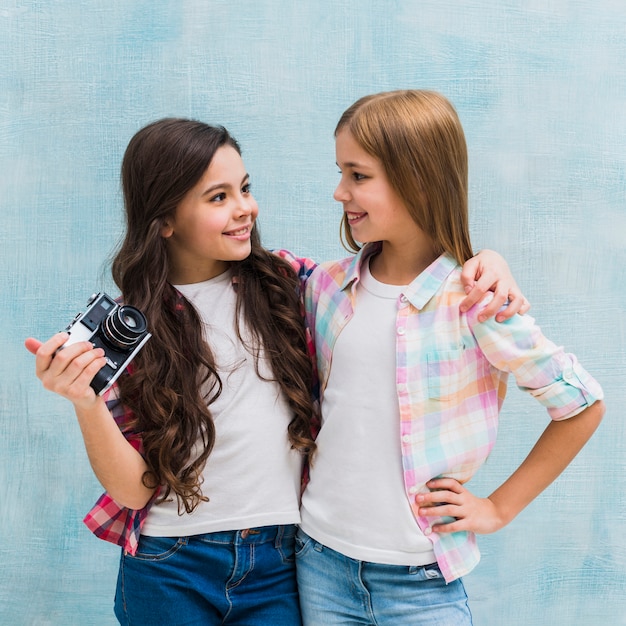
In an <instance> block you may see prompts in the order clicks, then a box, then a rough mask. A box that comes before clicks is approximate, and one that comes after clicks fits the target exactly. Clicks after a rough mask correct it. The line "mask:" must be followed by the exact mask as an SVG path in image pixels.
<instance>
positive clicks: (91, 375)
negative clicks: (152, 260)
mask: <svg viewBox="0 0 626 626" xmlns="http://www.w3.org/2000/svg"><path fill="white" fill-rule="evenodd" d="M65 333H66V334H67V335H69V337H68V338H67V339H66V340H65V341H64V343H63V344H62V345H61V344H60V342H61V341H63V339H62V338H61V337H62V336H61V335H55V336H54V337H52V338H51V339H50V340H48V341H47V342H46V343H45V344H42V343H41V342H40V341H38V340H37V339H33V338H29V339H27V340H26V341H25V346H26V348H27V349H28V350H29V351H30V352H32V353H33V354H36V355H37V376H38V377H39V378H40V379H41V380H42V382H43V383H44V386H45V387H46V388H47V389H49V390H50V391H55V392H57V393H60V394H61V395H63V396H65V397H67V398H68V399H70V400H72V401H73V398H72V397H71V396H73V395H74V394H75V393H76V392H77V390H76V389H72V391H71V392H70V387H72V386H74V387H76V383H77V382H78V383H79V385H78V386H79V387H80V380H81V377H82V380H84V381H85V382H84V383H82V385H83V389H86V384H87V382H88V381H91V382H90V383H89V384H90V386H91V388H92V389H93V390H94V391H95V393H96V394H97V395H102V394H103V393H104V392H105V391H106V390H107V389H109V387H111V385H112V384H113V383H114V382H115V381H116V380H117V379H118V377H119V376H120V375H121V374H122V372H124V370H125V369H126V367H127V366H128V365H129V363H130V362H131V361H132V360H133V359H134V358H135V356H136V355H137V353H138V352H139V350H141V348H142V347H143V346H144V344H145V343H146V341H148V339H149V338H150V337H151V335H150V333H149V332H148V331H147V323H146V318H145V316H144V315H143V313H141V311H139V310H138V309H136V308H135V307H132V306H129V305H119V304H118V303H117V302H116V301H115V300H114V299H113V298H111V297H110V296H108V295H107V294H105V293H99V294H95V295H93V296H92V297H91V298H90V299H89V302H88V306H87V310H86V311H85V312H83V313H79V314H78V315H76V317H75V318H74V319H73V320H72V322H71V323H70V324H69V326H68V327H67V328H66V329H65ZM85 341H87V342H89V343H91V345H92V346H93V348H94V349H95V350H88V351H86V352H85V351H83V352H78V353H77V354H75V355H74V354H71V353H72V352H73V351H70V352H69V354H71V357H70V359H69V360H68V359H67V358H66V359H63V358H55V355H57V354H58V353H59V351H61V350H64V349H66V348H68V347H70V346H72V345H73V344H77V343H79V342H85ZM74 351H75V350H74ZM63 361H65V362H63ZM96 367H97V369H96ZM85 374H87V375H88V378H87V379H85V378H84V377H85Z"/></svg>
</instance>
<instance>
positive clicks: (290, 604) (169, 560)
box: [115, 525, 301, 626]
mask: <svg viewBox="0 0 626 626" xmlns="http://www.w3.org/2000/svg"><path fill="white" fill-rule="evenodd" d="M294 537H295V526H293V525H292V526H265V527H263V528H254V529H250V530H233V531H224V532H216V533H207V534H204V535H193V536H190V537H179V538H176V537H146V536H143V535H142V536H141V538H140V540H139V548H138V551H137V554H136V555H135V556H130V555H128V554H126V555H125V554H122V558H121V561H120V569H119V575H118V580H117V590H116V593H115V615H116V617H117V619H118V620H119V622H120V624H126V625H128V626H130V625H131V624H132V625H133V626H153V625H154V626H156V625H159V624H163V625H167V626H179V625H180V626H182V625H191V624H203V625H206V624H240V625H242V626H244V625H245V626H254V625H263V626H267V625H268V624H272V625H273V626H278V625H284V626H294V625H295V626H298V625H299V624H301V620H300V609H299V606H298V590H297V586H296V573H295V562H294Z"/></svg>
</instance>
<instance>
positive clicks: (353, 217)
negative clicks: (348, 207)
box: [346, 211, 367, 224]
mask: <svg viewBox="0 0 626 626" xmlns="http://www.w3.org/2000/svg"><path fill="white" fill-rule="evenodd" d="M366 215H367V213H350V212H349V211H346V218H347V219H348V222H349V223H350V224H354V223H355V222H357V221H359V220H360V219H362V218H364V217H365V216H366Z"/></svg>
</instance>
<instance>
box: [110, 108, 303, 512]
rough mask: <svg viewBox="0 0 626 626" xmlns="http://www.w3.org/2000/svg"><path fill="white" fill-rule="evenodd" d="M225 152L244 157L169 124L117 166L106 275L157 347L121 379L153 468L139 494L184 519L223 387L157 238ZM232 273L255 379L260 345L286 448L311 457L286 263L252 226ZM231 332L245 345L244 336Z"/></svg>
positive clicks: (298, 324)
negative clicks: (113, 247)
mask: <svg viewBox="0 0 626 626" xmlns="http://www.w3.org/2000/svg"><path fill="white" fill-rule="evenodd" d="M226 145H227V146H232V147H233V148H235V150H237V152H239V154H241V150H240V147H239V145H238V144H237V142H236V141H235V139H234V138H233V137H232V136H231V135H230V134H229V133H228V131H227V130H226V129H225V128H223V127H220V126H217V127H216V126H209V125H207V124H204V123H202V122H199V121H195V120H188V119H179V118H167V119H162V120H158V121H156V122H153V123H152V124H149V125H148V126H146V127H144V128H142V129H141V130H140V131H138V132H137V133H136V134H135V136H134V137H133V138H132V139H131V141H130V143H129V144H128V147H127V149H126V152H125V154H124V158H123V161H122V189H123V194H124V206H125V216H126V231H125V235H124V239H123V241H122V242H121V244H120V246H119V248H118V250H117V252H116V254H115V256H114V259H113V262H112V274H113V279H114V280H115V283H116V284H117V286H118V288H119V289H120V291H121V294H122V299H123V301H124V302H125V303H126V304H130V305H132V306H135V307H137V308H139V309H140V310H141V311H143V313H144V314H145V315H146V318H147V320H148V326H149V330H150V332H151V333H152V338H151V339H150V341H148V342H147V344H146V345H145V346H144V348H143V349H142V351H141V352H140V353H139V354H138V355H137V357H136V358H135V360H134V361H133V363H132V368H133V369H132V375H131V376H123V377H121V378H120V379H119V390H120V400H121V402H122V403H123V404H124V405H125V406H126V407H127V408H128V409H130V410H131V411H132V412H133V414H134V424H133V428H134V429H135V430H137V431H138V432H140V433H141V435H142V440H143V446H144V456H145V459H146V462H147V464H148V468H149V470H148V472H146V474H145V475H144V477H143V481H144V484H145V485H146V486H147V487H150V488H156V487H157V486H161V487H162V488H161V491H160V493H159V498H158V499H159V501H162V500H164V499H166V498H167V497H168V496H170V494H172V493H174V494H175V495H176V497H177V499H178V508H179V513H181V512H182V510H183V508H184V510H185V511H186V512H187V513H190V512H192V511H193V510H194V509H195V508H196V507H197V506H198V504H199V503H200V502H201V501H206V500H207V499H208V498H206V496H204V495H203V494H202V489H201V482H202V470H203V468H204V465H205V463H206V460H207V458H208V456H209V454H210V452H211V449H212V447H213V445H214V442H215V427H214V424H213V420H212V417H211V411H210V405H211V403H212V402H213V401H214V400H215V399H216V398H217V397H218V396H219V395H220V393H221V392H222V382H221V380H220V377H219V374H218V372H217V368H216V363H215V359H214V357H213V354H212V352H211V347H210V346H209V345H208V344H207V343H206V342H205V340H204V338H203V333H202V326H201V322H200V317H199V315H198V312H197V311H196V310H195V309H194V307H193V305H192V304H191V303H190V302H189V301H187V300H186V299H185V298H184V296H183V295H182V294H181V293H180V292H178V291H177V290H176V289H175V288H174V287H173V286H172V285H171V284H170V283H169V282H168V280H167V277H168V273H169V261H168V254H167V251H166V245H165V239H164V238H163V237H162V236H161V229H162V227H163V225H164V222H165V220H166V219H167V218H169V217H171V216H173V214H174V212H175V210H176V207H177V206H178V204H179V203H180V201H181V200H182V198H183V197H184V196H185V194H186V193H187V192H188V191H189V190H190V189H191V188H192V187H193V186H194V185H195V184H196V183H197V182H198V181H199V180H200V178H201V177H202V175H203V174H204V172H205V171H206V169H207V168H208V167H209V164H210V163H211V161H212V159H213V156H214V155H215V153H216V151H217V150H218V149H219V148H220V147H222V146H226ZM232 271H233V275H234V282H235V284H236V286H237V313H238V314H239V313H240V312H241V313H242V317H243V320H244V323H245V324H246V326H247V328H248V329H249V330H250V332H251V335H252V338H253V345H252V346H249V347H251V348H252V352H253V354H254V356H255V363H256V368H257V373H258V372H259V369H258V358H259V350H260V348H261V347H262V348H263V351H264V355H265V357H266V358H267V359H268V361H269V363H270V365H271V369H272V372H273V376H274V380H275V381H276V382H277V383H278V384H279V386H280V389H281V390H282V393H283V394H284V395H285V397H286V398H287V401H288V403H289V406H290V409H291V411H292V414H293V418H292V420H291V422H290V424H289V426H288V429H287V433H288V437H289V440H290V442H291V444H292V447H293V448H296V449H297V450H299V451H301V453H302V454H303V455H304V456H305V457H306V458H307V460H308V459H309V458H310V456H311V455H312V454H313V451H314V449H315V443H314V441H313V440H312V437H311V419H312V417H313V411H314V409H313V404H312V401H311V385H312V381H313V370H312V365H311V359H310V356H309V354H308V352H307V337H306V334H305V329H304V324H303V311H302V304H301V297H300V296H301V294H300V284H299V280H298V278H297V277H296V275H295V273H294V271H293V270H292V268H291V267H290V266H289V265H288V264H287V263H286V262H285V261H283V260H282V259H280V258H278V257H277V256H276V255H274V254H272V253H270V252H268V251H267V250H265V249H264V248H263V247H262V246H261V243H260V238H259V234H258V231H257V226H256V225H255V228H254V231H253V234H252V253H251V254H250V256H249V257H248V258H246V259H245V260H243V261H237V262H233V263H232ZM237 318H238V319H239V315H237ZM237 332H238V333H239V337H240V339H241V336H242V335H241V332H240V330H239V327H237ZM203 389H204V390H205V392H204V394H203V391H202V390H203ZM207 389H208V392H206V390H207ZM198 442H200V444H201V445H199V446H198V445H197V444H198ZM198 449H199V450H200V453H199V454H198V453H197V451H198Z"/></svg>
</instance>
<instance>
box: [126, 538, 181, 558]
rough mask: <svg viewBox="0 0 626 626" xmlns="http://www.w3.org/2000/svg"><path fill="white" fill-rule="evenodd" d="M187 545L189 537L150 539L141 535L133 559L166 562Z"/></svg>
mask: <svg viewBox="0 0 626 626" xmlns="http://www.w3.org/2000/svg"><path fill="white" fill-rule="evenodd" d="M186 544H187V537H148V536H146V535H141V537H140V538H139V546H138V548H137V552H136V554H135V555H134V556H133V557H130V558H134V559H137V560H139V561H164V560H165V559H167V558H169V557H170V556H172V555H173V554H176V552H178V550H180V548H182V547H183V546H184V545H186Z"/></svg>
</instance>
